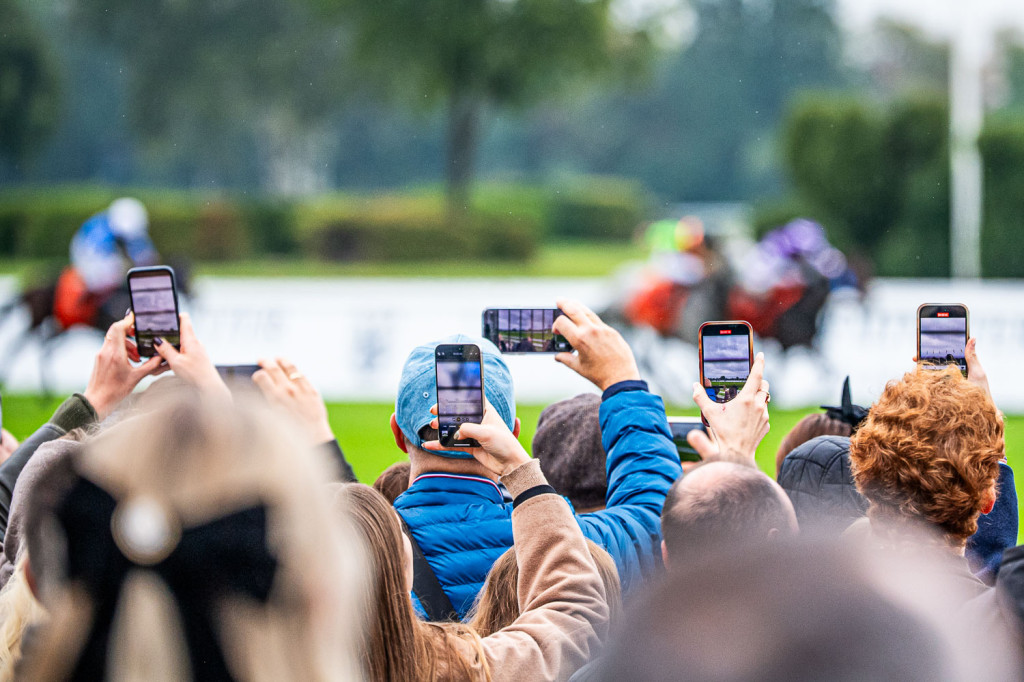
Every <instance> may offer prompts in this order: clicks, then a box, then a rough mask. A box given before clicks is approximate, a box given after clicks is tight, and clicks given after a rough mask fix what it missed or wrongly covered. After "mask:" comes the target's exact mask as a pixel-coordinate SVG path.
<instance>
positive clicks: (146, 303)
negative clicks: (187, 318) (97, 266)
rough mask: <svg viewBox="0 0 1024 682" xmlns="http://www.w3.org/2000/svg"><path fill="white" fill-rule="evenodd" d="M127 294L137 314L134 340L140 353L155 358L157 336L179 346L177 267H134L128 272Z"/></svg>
mask: <svg viewBox="0 0 1024 682" xmlns="http://www.w3.org/2000/svg"><path fill="white" fill-rule="evenodd" d="M128 293H129V294H130V295H131V300H132V313H134V316H135V343H136V344H137V345H138V347H139V355H140V356H142V357H144V358H148V357H153V356H154V355H155V354H156V348H155V346H154V343H153V342H154V339H156V338H161V339H163V340H164V341H167V342H168V343H171V344H173V345H174V347H175V348H180V345H181V340H180V334H181V332H180V328H179V326H178V325H179V319H178V288H177V286H176V284H175V280H174V270H172V269H171V268H169V267H167V266H166V265H156V266H151V267H143V268H132V269H131V270H129V271H128Z"/></svg>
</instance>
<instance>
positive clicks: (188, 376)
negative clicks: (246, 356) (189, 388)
mask: <svg viewBox="0 0 1024 682" xmlns="http://www.w3.org/2000/svg"><path fill="white" fill-rule="evenodd" d="M179 317H180V320H181V347H180V350H179V349H177V348H175V347H174V346H173V345H172V344H171V343H170V342H168V341H164V340H163V339H162V338H161V337H159V336H157V337H155V338H154V339H153V345H154V347H155V348H156V352H157V353H158V354H159V355H160V357H162V358H163V359H164V360H165V361H166V362H167V364H168V365H169V366H170V368H171V369H172V370H173V371H174V374H175V375H176V376H178V377H180V378H182V379H184V380H185V381H187V382H188V383H190V384H192V385H193V386H195V387H196V388H199V389H201V390H204V391H210V392H212V393H220V394H223V395H224V396H226V397H228V398H230V396H231V392H230V391H229V390H228V387H227V385H226V384H225V383H224V381H223V379H221V378H220V374H218V373H217V368H216V367H214V365H213V362H212V361H211V360H210V355H209V354H208V353H207V352H206V348H204V347H203V344H202V343H200V342H199V339H198V338H196V333H195V330H194V329H193V328H192V318H191V317H189V314H188V313H181V315H180V316H179Z"/></svg>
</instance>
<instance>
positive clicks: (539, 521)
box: [482, 460, 608, 682]
mask: <svg viewBox="0 0 1024 682" xmlns="http://www.w3.org/2000/svg"><path fill="white" fill-rule="evenodd" d="M502 483H504V484H505V487H506V488H508V491H509V492H510V493H511V494H512V496H513V497H516V496H518V495H519V494H520V493H522V492H523V491H525V490H528V489H530V488H532V487H534V486H537V485H543V484H545V483H547V481H546V480H545V479H544V475H543V474H542V473H541V471H540V464H539V463H538V462H537V460H531V461H530V462H529V463H527V464H524V465H522V466H520V467H519V468H517V469H516V470H515V471H512V472H511V473H509V474H508V475H507V476H505V477H503V478H502ZM512 533H513V536H514V538H515V549H516V560H517V562H518V563H519V587H518V590H519V609H520V613H521V615H520V616H519V618H517V619H516V620H515V622H513V623H512V625H510V626H508V627H507V628H504V629H502V630H499V631H498V632H496V633H494V634H493V635H491V636H490V637H485V638H484V639H483V640H482V644H483V652H484V655H485V656H486V658H487V664H488V667H489V668H490V671H491V679H492V680H494V682H500V681H501V680H564V679H567V678H568V677H569V676H570V675H572V674H573V673H574V672H576V670H577V669H578V668H580V667H581V666H582V665H584V664H585V663H586V662H587V661H589V660H590V659H591V658H592V657H593V656H594V655H595V654H596V652H597V650H598V648H599V647H600V645H601V642H602V640H603V639H604V637H605V635H606V634H607V628H608V602H607V598H606V596H605V592H604V584H603V583H602V582H601V577H600V575H599V574H598V572H597V566H596V565H595V564H594V561H593V559H592V558H591V556H590V550H589V549H587V544H586V540H584V538H583V532H582V531H581V530H580V526H579V524H578V523H577V522H576V519H575V517H573V515H572V512H571V511H570V510H569V505H568V504H567V503H566V501H565V500H563V499H562V498H561V497H560V496H558V495H552V494H545V495H538V496H536V497H533V498H531V499H529V500H527V501H526V502H523V503H522V504H521V505H520V506H518V507H517V508H516V510H515V511H513V512H512Z"/></svg>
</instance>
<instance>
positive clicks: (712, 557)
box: [597, 538, 1018, 682]
mask: <svg viewBox="0 0 1024 682" xmlns="http://www.w3.org/2000/svg"><path fill="white" fill-rule="evenodd" d="M915 579H916V575H915V572H914V571H913V570H909V571H904V570H903V569H902V568H900V567H894V566H889V565H884V564H878V563H876V562H875V561H874V558H873V557H870V556H868V555H866V554H865V553H864V552H858V551H855V550H854V549H853V548H851V547H844V546H842V545H840V544H839V543H838V542H832V543H814V542H811V541H809V540H807V539H806V538H804V539H797V538H792V539H787V540H783V541H781V542H778V543H771V544H761V545H757V546H755V547H733V548H732V549H729V550H725V551H717V552H711V553H709V554H706V555H704V556H701V557H698V558H695V559H694V561H692V562H691V563H690V564H689V565H687V566H685V567H683V568H682V569H681V570H678V571H670V572H669V573H668V574H666V579H665V580H664V581H663V582H662V583H661V584H659V585H657V586H655V587H653V589H651V590H649V592H648V593H647V594H646V595H644V596H642V597H640V598H639V599H637V600H636V601H634V602H633V603H632V605H631V608H630V611H629V612H628V613H627V615H626V617H625V619H624V623H623V627H621V628H619V629H618V633H617V635H616V636H615V638H614V639H613V641H612V642H610V643H609V645H608V650H607V652H606V655H605V656H604V658H603V659H602V661H603V663H602V664H601V668H602V669H601V672H600V673H599V674H598V676H597V679H600V680H607V681H609V682H611V681H613V680H614V681H616V682H618V681H619V680H630V681H631V682H655V681H659V682H660V681H661V680H670V679H695V680H709V681H711V682H748V681H749V682H753V681H754V680H758V681H762V680H767V681H776V680H777V681H779V682H783V681H785V682H802V681H811V680H830V681H845V680H849V681H851V682H852V681H854V680H911V681H918V680H919V681H921V682H925V681H929V682H935V681H942V680H959V679H986V680H992V679H1000V680H1005V679H1016V677H1015V676H1016V672H1017V670H1016V665H1017V664H1018V662H1017V660H1015V656H1016V655H1017V654H1016V653H1015V650H1014V645H1015V643H1014V642H1012V641H1011V640H1010V638H1009V636H1008V635H1007V634H1006V633H1003V632H1000V631H982V630H980V629H976V628H975V629H972V627H971V626H970V624H968V623H963V622H957V621H956V619H955V618H950V617H949V614H950V612H949V610H948V609H947V606H948V605H947V604H945V603H944V601H943V594H942V592H941V589H939V590H937V591H932V590H931V589H930V587H929V589H922V590H915V589H914V585H915Z"/></svg>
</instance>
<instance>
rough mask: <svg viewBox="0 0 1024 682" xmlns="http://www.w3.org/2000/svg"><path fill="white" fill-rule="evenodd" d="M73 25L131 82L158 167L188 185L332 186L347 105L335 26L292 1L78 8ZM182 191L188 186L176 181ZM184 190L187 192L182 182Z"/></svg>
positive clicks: (136, 116) (134, 112)
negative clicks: (337, 117)
mask: <svg viewBox="0 0 1024 682" xmlns="http://www.w3.org/2000/svg"><path fill="white" fill-rule="evenodd" d="M71 7H72V9H73V15H72V20H73V22H74V23H75V25H76V26H77V27H78V30H79V31H80V32H87V33H88V34H89V35H91V36H92V37H93V38H94V39H95V40H96V41H97V42H98V43H100V44H101V45H102V46H103V47H104V48H105V49H106V50H108V51H110V50H113V51H115V55H116V56H117V57H119V58H120V60H119V61H120V64H119V67H120V68H121V69H122V70H123V71H125V72H126V73H127V88H128V94H127V98H128V106H126V107H125V109H126V110H127V112H128V115H129V116H130V118H131V120H132V123H133V128H134V129H135V131H136V132H138V133H139V135H140V137H141V139H142V141H143V142H144V144H145V152H146V153H147V155H148V157H149V162H150V163H149V164H148V165H150V166H154V167H164V168H170V169H171V172H172V173H173V174H174V175H175V177H177V178H185V183H184V184H186V185H191V186H197V187H208V186H210V185H211V184H213V185H219V184H237V185H246V184H249V183H250V182H251V180H250V178H251V176H252V173H251V170H249V169H251V168H253V167H259V168H261V169H262V177H261V178H260V181H261V184H262V185H263V187H264V188H265V189H269V190H271V191H274V192H278V193H286V194H287V193H301V192H308V191H313V190H318V189H323V188H325V187H326V185H327V184H328V179H327V177H326V175H325V174H324V173H322V172H320V171H322V168H323V166H324V165H325V164H326V162H327V161H328V160H329V159H330V158H331V154H332V152H333V151H334V150H333V147H332V146H331V136H330V134H329V132H328V131H327V123H326V122H327V121H328V120H329V119H330V117H331V116H332V115H333V114H334V113H335V112H336V111H337V108H338V106H339V102H340V101H342V100H343V93H344V92H345V89H346V86H345V84H344V73H345V72H339V70H338V69H336V68H334V66H333V65H335V64H336V63H337V61H338V54H339V51H340V38H339V30H338V27H337V26H331V25H325V24H324V23H323V22H322V21H319V18H318V17H317V16H315V14H314V13H313V12H312V11H311V10H310V8H309V7H308V6H306V5H305V4H304V3H301V2H295V1H294V0H249V1H245V2H243V1H242V0H225V1H223V2H205V1H204V0H153V1H152V2H144V3H139V2H135V1H134V0H108V1H107V2H103V3H93V2H84V1H82V0H78V1H76V2H73V3H72V5H71ZM178 182H180V181H178ZM175 184H178V183H175Z"/></svg>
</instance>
